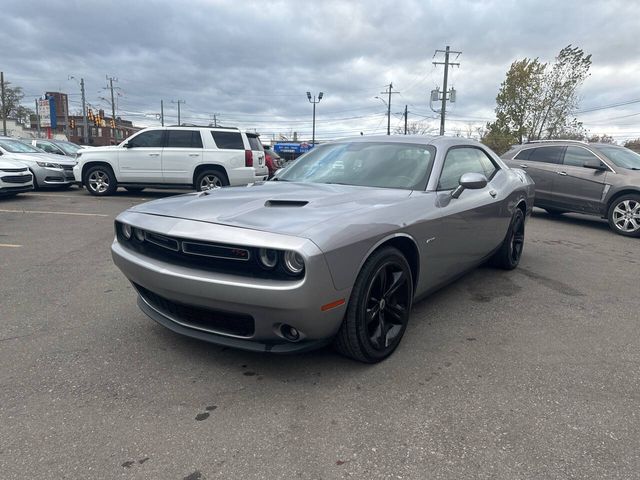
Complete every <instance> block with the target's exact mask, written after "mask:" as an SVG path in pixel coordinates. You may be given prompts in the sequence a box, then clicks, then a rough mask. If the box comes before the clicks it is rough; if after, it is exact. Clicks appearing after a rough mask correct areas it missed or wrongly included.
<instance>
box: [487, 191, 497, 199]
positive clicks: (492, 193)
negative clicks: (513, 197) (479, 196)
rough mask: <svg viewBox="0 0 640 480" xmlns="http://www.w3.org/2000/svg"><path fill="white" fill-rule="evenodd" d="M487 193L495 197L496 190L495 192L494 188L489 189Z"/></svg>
mask: <svg viewBox="0 0 640 480" xmlns="http://www.w3.org/2000/svg"><path fill="white" fill-rule="evenodd" d="M489 195H491V196H492V197H493V198H496V196H497V195H498V192H496V191H495V190H489Z"/></svg>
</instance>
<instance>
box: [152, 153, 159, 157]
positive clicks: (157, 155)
mask: <svg viewBox="0 0 640 480" xmlns="http://www.w3.org/2000/svg"><path fill="white" fill-rule="evenodd" d="M149 156H150V157H159V156H160V154H159V153H150V154H149Z"/></svg>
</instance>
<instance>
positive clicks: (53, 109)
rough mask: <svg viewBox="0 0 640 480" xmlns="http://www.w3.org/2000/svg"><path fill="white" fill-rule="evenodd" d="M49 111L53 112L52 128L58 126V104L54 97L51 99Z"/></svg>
mask: <svg viewBox="0 0 640 480" xmlns="http://www.w3.org/2000/svg"><path fill="white" fill-rule="evenodd" d="M49 111H50V112H51V128H56V127H57V126H58V117H57V116H56V102H55V100H54V99H53V97H49Z"/></svg>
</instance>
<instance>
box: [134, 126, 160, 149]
mask: <svg viewBox="0 0 640 480" xmlns="http://www.w3.org/2000/svg"><path fill="white" fill-rule="evenodd" d="M162 133H163V130H149V131H148V132H143V133H141V134H140V135H137V136H135V137H133V138H132V139H131V140H129V141H128V142H127V143H128V145H129V147H130V148H136V147H138V148H139V147H152V148H162Z"/></svg>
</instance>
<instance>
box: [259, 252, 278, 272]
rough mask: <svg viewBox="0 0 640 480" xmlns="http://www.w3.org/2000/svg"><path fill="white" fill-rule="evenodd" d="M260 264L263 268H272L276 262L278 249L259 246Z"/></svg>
mask: <svg viewBox="0 0 640 480" xmlns="http://www.w3.org/2000/svg"><path fill="white" fill-rule="evenodd" d="M258 259H259V260H260V264H261V265H262V266H263V267H265V268H269V269H271V268H274V267H275V266H276V265H277V264H278V251H277V250H271V249H270V248H261V249H260V250H259V251H258Z"/></svg>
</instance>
